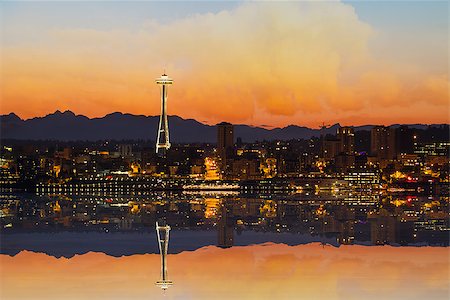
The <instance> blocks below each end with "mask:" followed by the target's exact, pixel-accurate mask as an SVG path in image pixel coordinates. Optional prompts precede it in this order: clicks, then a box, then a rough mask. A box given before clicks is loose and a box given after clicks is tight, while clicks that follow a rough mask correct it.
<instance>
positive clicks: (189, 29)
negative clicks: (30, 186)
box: [0, 1, 450, 128]
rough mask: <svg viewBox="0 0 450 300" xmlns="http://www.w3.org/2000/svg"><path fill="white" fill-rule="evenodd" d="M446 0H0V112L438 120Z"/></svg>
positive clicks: (263, 120) (443, 99)
mask: <svg viewBox="0 0 450 300" xmlns="http://www.w3.org/2000/svg"><path fill="white" fill-rule="evenodd" d="M448 5H449V4H448V2H447V1H385V2H383V1H354V2H353V1H344V2H340V1H265V2H261V1H237V2H229V1H223V2H222V1H197V2H191V1H178V2H174V1H159V2H157V1H139V2H133V1H97V2H91V1H74V2H71V1H48V2H44V1H26V2H21V1H2V2H0V19H1V20H0V37H1V39H0V96H1V98H0V113H1V114H7V113H10V112H14V113H16V114H17V115H19V116H20V117H22V118H25V119H26V118H32V117H37V116H44V115H46V114H49V113H52V112H54V111H56V110H61V111H64V110H72V111H73V112H75V113H77V114H82V115H86V116H88V117H102V116H104V115H106V114H108V113H112V112H116V111H119V112H124V113H132V114H143V115H158V114H159V112H160V96H159V88H158V86H157V85H156V84H155V82H154V79H155V78H157V77H159V76H160V75H161V74H162V73H163V72H164V71H165V72H166V73H167V74H168V75H169V76H170V77H172V78H173V80H174V85H173V86H171V87H170V89H169V99H168V112H169V114H171V115H179V116H181V117H183V118H194V119H196V120H198V121H201V122H204V123H208V124H215V123H218V122H221V121H228V122H232V123H235V124H249V125H255V126H260V125H267V126H279V127H281V126H286V125H290V124H294V125H302V126H309V127H313V128H314V127H315V128H317V127H319V126H320V125H321V124H322V123H325V124H334V123H340V124H341V125H363V124H385V125H389V124H395V123H449V122H450V116H449V114H450V112H449V111H450V110H449V76H448V75H449V74H448V73H449V72H448V69H449V57H448V45H449V40H448V39H449V37H448V36H449V35H448V25H449V24H448V14H449V7H448Z"/></svg>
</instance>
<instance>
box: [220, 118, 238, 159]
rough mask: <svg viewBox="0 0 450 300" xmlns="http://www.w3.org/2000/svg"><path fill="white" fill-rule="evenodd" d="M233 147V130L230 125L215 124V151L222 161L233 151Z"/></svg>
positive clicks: (223, 123) (224, 123)
mask: <svg viewBox="0 0 450 300" xmlns="http://www.w3.org/2000/svg"><path fill="white" fill-rule="evenodd" d="M233 147H234V129H233V125H232V124H230V123H226V122H222V123H220V124H217V151H218V152H219V156H220V157H221V158H222V160H225V159H226V156H227V154H230V152H232V151H233Z"/></svg>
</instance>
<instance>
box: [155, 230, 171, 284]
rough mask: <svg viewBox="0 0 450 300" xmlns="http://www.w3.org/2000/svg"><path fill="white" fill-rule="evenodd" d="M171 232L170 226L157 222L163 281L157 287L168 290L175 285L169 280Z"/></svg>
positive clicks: (158, 282)
mask: <svg viewBox="0 0 450 300" xmlns="http://www.w3.org/2000/svg"><path fill="white" fill-rule="evenodd" d="M169 231H170V226H169V225H166V224H160V223H158V222H156V234H157V235H158V246H159V253H160V255H161V280H159V281H157V282H156V285H158V286H159V287H161V289H163V290H166V289H168V288H169V286H171V285H172V284H173V282H172V281H171V280H168V279H167V249H168V248H169Z"/></svg>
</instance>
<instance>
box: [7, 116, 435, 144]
mask: <svg viewBox="0 0 450 300" xmlns="http://www.w3.org/2000/svg"><path fill="white" fill-rule="evenodd" d="M168 118H169V130H170V140H171V142H173V143H196V142H200V143H215V142H216V139H217V133H216V126H214V125H206V124H203V123H200V122H198V121H196V120H194V119H183V118H181V117H178V116H169V117H168ZM158 122H159V116H144V115H132V114H127V113H125V114H124V113H120V112H115V113H111V114H108V115H106V116H104V117H102V118H92V119H91V118H88V117H86V116H83V115H76V114H74V113H73V112H71V111H64V112H61V111H59V110H57V111H56V112H54V113H52V114H49V115H47V116H45V117H36V118H32V119H28V120H23V119H21V118H20V117H18V116H17V115H16V114H14V113H10V114H8V115H2V116H0V137H1V138H2V139H18V140H60V141H76V140H84V141H86V140H87V141H97V140H139V139H142V140H156V132H157V128H158ZM396 126H398V125H396ZM411 126H414V127H415V128H426V127H427V125H421V124H418V125H411ZM339 127H340V125H339V124H334V125H333V126H331V127H328V128H322V129H312V128H307V127H301V126H296V125H289V126H287V127H283V128H274V129H266V128H263V127H254V126H248V125H235V127H234V136H235V139H236V138H238V137H240V138H241V139H242V141H243V142H255V141H262V140H290V139H308V138H311V137H319V136H320V135H327V134H335V133H336V131H337V129H338V128H339ZM354 128H355V130H370V128H372V125H366V126H358V127H354Z"/></svg>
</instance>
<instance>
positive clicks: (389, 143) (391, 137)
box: [370, 126, 397, 160]
mask: <svg viewBox="0 0 450 300" xmlns="http://www.w3.org/2000/svg"><path fill="white" fill-rule="evenodd" d="M370 152H371V155H373V156H376V157H377V158H378V159H379V160H382V159H394V158H395V157H396V155H397V154H396V147H395V129H394V128H392V127H386V126H375V127H373V128H372V130H371V132H370Z"/></svg>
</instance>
